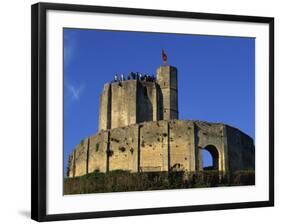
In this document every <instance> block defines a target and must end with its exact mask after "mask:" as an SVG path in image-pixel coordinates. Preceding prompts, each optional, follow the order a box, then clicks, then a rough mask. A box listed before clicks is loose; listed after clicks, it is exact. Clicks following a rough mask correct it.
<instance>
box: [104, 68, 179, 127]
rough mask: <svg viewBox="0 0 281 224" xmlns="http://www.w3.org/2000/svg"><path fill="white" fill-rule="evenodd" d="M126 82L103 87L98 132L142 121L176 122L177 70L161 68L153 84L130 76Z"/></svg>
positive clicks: (145, 77)
mask: <svg viewBox="0 0 281 224" xmlns="http://www.w3.org/2000/svg"><path fill="white" fill-rule="evenodd" d="M129 77H130V79H129V80H125V81H124V80H122V81H121V82H120V81H118V82H113V83H108V84H105V85H104V88H103V92H102V94H101V95H100V113H99V131H101V130H107V129H113V128H118V127H124V126H127V125H130V124H137V123H141V122H145V121H158V120H172V119H178V85H177V83H178V81H177V69H176V68H175V67H172V66H161V67H160V68H158V69H157V76H156V79H157V81H155V80H154V79H150V78H149V76H145V75H144V76H138V74H130V76H129Z"/></svg>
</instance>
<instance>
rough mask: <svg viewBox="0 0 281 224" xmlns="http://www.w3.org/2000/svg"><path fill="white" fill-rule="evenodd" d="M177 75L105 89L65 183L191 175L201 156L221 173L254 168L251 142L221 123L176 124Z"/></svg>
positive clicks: (169, 70) (169, 71)
mask: <svg viewBox="0 0 281 224" xmlns="http://www.w3.org/2000/svg"><path fill="white" fill-rule="evenodd" d="M178 114H179V112H178V86H177V69H176V68H175V67H172V66H160V67H159V68H158V69H157V77H156V79H155V80H153V81H146V80H145V79H143V78H142V79H141V78H140V79H139V78H138V77H137V78H132V79H130V80H122V81H120V80H118V81H116V82H112V83H108V84H105V86H104V88H103V91H102V93H101V96H100V114H99V131H98V133H97V134H96V135H93V136H91V137H88V138H85V139H84V140H82V141H81V143H80V144H78V145H77V146H76V147H75V149H74V150H73V152H72V153H71V155H70V156H69V161H68V172H67V175H68V176H69V177H75V176H81V175H84V174H87V173H91V172H94V171H99V172H108V171H112V170H119V169H121V170H129V171H131V172H151V171H186V172H189V171H192V172H197V171H201V170H203V169H206V168H204V167H203V155H202V154H203V153H202V152H203V150H207V151H208V152H209V153H210V155H211V157H212V160H213V164H212V166H211V167H208V169H213V170H218V171H221V172H228V171H231V172H232V171H236V170H246V169H254V168H255V146H254V142H253V139H252V138H251V137H249V136H248V135H246V134H244V133H243V132H241V131H240V130H238V129H236V128H234V127H231V126H229V125H226V124H222V123H210V122H202V121H191V120H178Z"/></svg>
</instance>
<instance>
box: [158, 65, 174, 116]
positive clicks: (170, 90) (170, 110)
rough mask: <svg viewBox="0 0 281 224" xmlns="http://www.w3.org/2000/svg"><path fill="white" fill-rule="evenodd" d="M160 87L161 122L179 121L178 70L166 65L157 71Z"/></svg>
mask: <svg viewBox="0 0 281 224" xmlns="http://www.w3.org/2000/svg"><path fill="white" fill-rule="evenodd" d="M157 84H158V85H159V89H160V95H159V111H160V113H159V115H160V117H159V120H171V119H178V117H179V112H178V78H177V69H176V68H175V67H172V66H168V65H164V66H160V67H159V68H158V69H157Z"/></svg>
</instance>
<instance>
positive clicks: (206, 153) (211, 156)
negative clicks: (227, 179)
mask: <svg viewBox="0 0 281 224" xmlns="http://www.w3.org/2000/svg"><path fill="white" fill-rule="evenodd" d="M201 161H202V170H219V152H218V150H217V148H216V147H215V146H213V145H207V146H205V147H204V148H202V149H201Z"/></svg>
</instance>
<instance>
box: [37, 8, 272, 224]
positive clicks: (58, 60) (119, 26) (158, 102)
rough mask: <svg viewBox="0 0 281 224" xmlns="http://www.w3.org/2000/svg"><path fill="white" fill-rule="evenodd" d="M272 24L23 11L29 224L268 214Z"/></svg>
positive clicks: (138, 13)
mask: <svg viewBox="0 0 281 224" xmlns="http://www.w3.org/2000/svg"><path fill="white" fill-rule="evenodd" d="M273 88H274V19H273V18H269V17H253V16H240V15H239V16H238V15H222V14H209V13H194V12H179V11H163V10H151V9H136V8H116V7H102V6H86V5H68V4H53V3H38V4H35V5H33V6H32V212H31V214H32V219H35V220H37V221H52V220H67V219H83V218H98V217H113V216H130V215H145V214H159V213H176V212H190V211H203V210H219V209H232V208H251V207H263V206H273V205H274V151H273V150H274V89H273Z"/></svg>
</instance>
